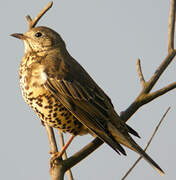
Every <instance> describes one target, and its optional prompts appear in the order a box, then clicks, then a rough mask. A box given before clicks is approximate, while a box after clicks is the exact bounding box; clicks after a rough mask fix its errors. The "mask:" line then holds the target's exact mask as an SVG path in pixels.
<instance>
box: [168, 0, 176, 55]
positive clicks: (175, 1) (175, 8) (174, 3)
mask: <svg viewBox="0 0 176 180" xmlns="http://www.w3.org/2000/svg"><path fill="white" fill-rule="evenodd" d="M175 14H176V0H170V12H169V27H168V52H171V51H173V50H174V34H175Z"/></svg>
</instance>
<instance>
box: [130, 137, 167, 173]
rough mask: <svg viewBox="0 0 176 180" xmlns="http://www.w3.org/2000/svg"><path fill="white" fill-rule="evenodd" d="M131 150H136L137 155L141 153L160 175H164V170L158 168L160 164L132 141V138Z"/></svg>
mask: <svg viewBox="0 0 176 180" xmlns="http://www.w3.org/2000/svg"><path fill="white" fill-rule="evenodd" d="M132 142H133V143H132V144H133V145H132V148H131V149H132V150H134V151H136V152H137V153H138V154H139V155H141V156H142V157H143V158H144V159H145V160H146V161H147V162H148V163H149V164H150V165H151V166H152V167H153V168H154V169H155V170H156V171H157V172H158V173H159V174H160V175H162V176H163V175H164V174H165V173H164V171H163V170H162V169H161V168H160V166H159V165H158V164H157V163H156V162H155V161H154V160H153V159H152V158H151V157H150V156H149V155H148V154H147V153H146V152H145V151H144V150H143V149H142V148H141V147H140V146H139V145H138V144H137V143H136V142H135V141H134V140H132Z"/></svg>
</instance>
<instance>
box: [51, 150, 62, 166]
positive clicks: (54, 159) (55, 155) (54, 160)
mask: <svg viewBox="0 0 176 180" xmlns="http://www.w3.org/2000/svg"><path fill="white" fill-rule="evenodd" d="M50 154H52V157H51V159H50V168H52V167H54V165H55V164H56V163H57V160H58V159H59V158H60V157H61V154H60V152H55V153H52V152H50Z"/></svg>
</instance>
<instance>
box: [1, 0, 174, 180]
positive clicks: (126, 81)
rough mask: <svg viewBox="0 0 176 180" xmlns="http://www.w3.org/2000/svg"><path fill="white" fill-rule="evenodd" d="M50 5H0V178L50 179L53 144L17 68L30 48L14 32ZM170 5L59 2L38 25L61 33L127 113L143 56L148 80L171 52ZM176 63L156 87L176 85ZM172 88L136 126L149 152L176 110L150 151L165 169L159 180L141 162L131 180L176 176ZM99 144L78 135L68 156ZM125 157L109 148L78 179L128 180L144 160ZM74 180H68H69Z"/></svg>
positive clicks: (79, 170) (120, 0)
mask: <svg viewBox="0 0 176 180" xmlns="http://www.w3.org/2000/svg"><path fill="white" fill-rule="evenodd" d="M47 3H48V0H37V1H36V0H30V1H27V0H23V1H22V0H21V1H20V0H18V1H10V0H6V1H3V2H1V7H0V17H1V33H0V36H1V37H0V39H1V71H0V74H1V93H0V96H1V97H0V98H1V126H0V132H1V135H0V142H1V148H0V156H1V157H0V159H1V161H0V169H1V173H0V179H12V178H13V179H18V180H24V179H25V180H31V179H32V180H39V179H50V176H49V173H48V170H49V163H48V161H49V154H48V152H49V146H48V140H47V136H46V132H45V128H44V127H42V126H41V125H40V121H39V119H38V118H37V116H36V115H35V114H34V113H33V111H32V110H31V109H30V108H29V107H28V105H26V104H25V102H24V101H23V99H22V96H21V92H20V88H19V81H18V67H19V64H20V60H21V58H22V56H23V54H24V47H23V43H22V42H20V41H18V40H17V39H13V38H12V37H10V36H9V35H10V34H12V33H16V32H21V33H23V32H25V31H27V23H26V20H25V16H26V15H27V14H30V15H31V17H34V16H35V15H36V14H37V13H38V12H39V11H40V10H41V9H42V8H43V7H44V6H45V5H46V4H47ZM168 15H169V1H160V0H156V1H153V0H143V1H139V0H133V1H127V0H126V1H124V0H87V1H85V0H74V1H69V0H57V1H56V0H54V6H53V7H52V9H50V10H49V12H48V13H47V14H46V15H45V16H44V17H43V18H42V19H41V21H40V22H39V24H38V25H44V26H49V27H51V28H53V29H54V30H56V31H57V32H58V33H60V34H61V36H62V37H63V39H64V40H65V42H66V44H67V48H68V50H69V52H70V54H71V55H72V56H73V57H74V58H75V59H77V61H78V62H80V63H81V64H82V65H83V67H84V68H85V69H86V70H87V71H88V72H89V74H90V75H91V76H92V77H93V78H94V79H95V81H96V82H97V83H98V84H99V85H100V86H101V87H102V88H103V89H104V90H105V92H106V93H107V94H108V95H109V97H110V98H111V99H112V101H113V103H114V106H115V109H116V110H117V112H119V113H120V112H121V111H123V110H125V109H126V108H127V107H128V106H129V105H130V103H131V102H132V101H133V100H134V99H135V97H136V96H137V95H138V93H139V92H140V90H141V85H140V83H139V80H138V77H137V73H136V59H137V58H141V61H142V68H143V72H144V75H145V78H146V80H147V79H148V78H150V77H151V75H152V74H153V72H154V71H155V70H156V68H157V67H158V65H159V64H160V63H161V62H162V60H163V59H164V58H165V56H166V55H167V30H168ZM175 67H176V63H175V62H173V63H172V64H171V65H170V66H169V68H168V69H167V71H166V72H165V73H164V74H163V76H162V78H161V79H160V80H159V82H158V84H157V86H156V87H155V90H156V89H158V88H161V87H163V86H165V85H167V84H168V83H170V82H173V81H175ZM175 93H176V91H175V90H173V91H171V92H169V93H168V94H166V95H164V96H162V97H160V98H158V99H156V100H154V101H153V102H152V103H149V104H147V105H145V106H144V107H142V108H141V109H140V110H139V111H138V112H137V113H136V114H135V115H134V116H133V117H132V118H131V119H130V120H129V121H128V124H130V125H131V126H132V127H133V128H134V129H136V130H137V131H138V132H139V134H140V136H141V139H136V141H137V142H138V143H139V144H140V145H141V146H142V147H144V146H145V145H146V143H147V141H148V140H149V138H150V136H151V134H152V132H153V130H154V128H155V127H156V125H157V123H158V122H159V120H160V119H161V117H162V115H163V114H164V112H165V111H166V109H167V108H168V107H169V106H171V111H170V112H169V114H168V115H167V117H166V119H165V121H164V122H163V124H162V126H161V127H160V129H159V132H158V134H157V135H156V137H155V138H154V140H153V142H152V144H151V145H150V147H149V149H148V151H147V152H148V154H149V155H151V157H152V158H153V159H154V160H155V161H156V162H157V163H158V164H159V165H160V166H161V167H162V168H163V169H164V170H165V172H166V175H165V176H164V177H160V176H159V175H158V174H157V173H156V172H155V171H154V170H153V168H152V167H150V166H149V164H148V163H147V162H145V161H144V160H142V161H141V162H140V163H139V164H138V165H137V166H136V168H135V169H134V170H133V172H132V173H131V174H130V175H129V177H128V179H133V180H134V179H150V180H159V179H163V180H168V179H173V178H175V159H176V158H175V151H176V141H175V136H176V133H175V124H176V122H175V119H176V111H175V109H176V108H175V107H176V103H175ZM90 140H92V137H91V136H90V135H87V136H83V137H78V138H76V139H75V140H74V142H73V143H72V145H71V146H70V148H69V150H68V151H69V154H72V153H73V152H76V151H78V150H79V149H80V148H81V147H83V145H85V144H87V143H88V142H90ZM127 154H128V156H126V157H125V156H118V155H117V154H116V153H115V152H114V151H113V150H112V149H111V148H109V147H108V146H107V145H105V144H103V145H102V146H101V147H100V148H99V149H98V150H96V152H94V153H93V154H91V155H90V156H89V157H88V158H87V159H85V160H84V161H82V162H81V163H79V164H78V165H77V166H76V167H74V168H73V169H72V171H73V175H74V178H75V180H90V179H93V180H94V179H102V180H105V179H110V180H118V179H121V178H122V176H123V175H124V173H125V172H126V171H127V170H128V169H129V167H131V165H132V164H133V162H134V161H135V160H136V159H137V158H138V155H137V154H136V153H134V152H132V151H131V150H127ZM65 179H67V177H66V178H65Z"/></svg>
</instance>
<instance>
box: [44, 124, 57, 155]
mask: <svg viewBox="0 0 176 180" xmlns="http://www.w3.org/2000/svg"><path fill="white" fill-rule="evenodd" d="M45 128H46V132H47V135H48V140H49V145H50V153H51V154H54V153H56V152H58V148H57V143H56V139H55V135H54V131H53V128H51V127H50V126H48V125H47V124H46V123H45Z"/></svg>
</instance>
